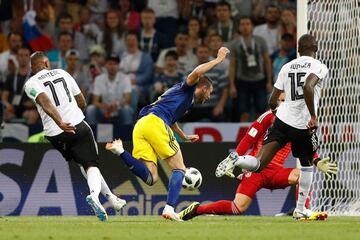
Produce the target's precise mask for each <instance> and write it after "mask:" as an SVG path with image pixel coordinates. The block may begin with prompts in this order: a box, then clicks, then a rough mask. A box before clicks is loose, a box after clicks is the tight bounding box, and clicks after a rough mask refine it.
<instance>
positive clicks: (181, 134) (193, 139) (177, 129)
mask: <svg viewBox="0 0 360 240" xmlns="http://www.w3.org/2000/svg"><path fill="white" fill-rule="evenodd" d="M171 129H172V130H173V131H174V132H175V133H176V134H177V135H179V137H180V138H181V139H182V140H183V141H186V142H188V141H190V142H196V141H197V140H199V135H197V134H195V135H186V134H185V133H184V132H183V130H181V128H180V127H179V125H178V124H177V123H174V124H173V125H171Z"/></svg>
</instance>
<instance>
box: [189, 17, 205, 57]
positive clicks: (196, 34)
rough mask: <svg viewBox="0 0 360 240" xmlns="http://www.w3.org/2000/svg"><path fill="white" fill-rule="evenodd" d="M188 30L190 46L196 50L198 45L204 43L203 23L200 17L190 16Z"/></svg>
mask: <svg viewBox="0 0 360 240" xmlns="http://www.w3.org/2000/svg"><path fill="white" fill-rule="evenodd" d="M187 30H188V34H189V48H190V49H192V50H193V51H194V52H195V51H196V48H197V46H199V45H201V44H202V37H201V35H202V34H201V25H200V21H199V19H197V18H190V19H189V22H188V26H187Z"/></svg>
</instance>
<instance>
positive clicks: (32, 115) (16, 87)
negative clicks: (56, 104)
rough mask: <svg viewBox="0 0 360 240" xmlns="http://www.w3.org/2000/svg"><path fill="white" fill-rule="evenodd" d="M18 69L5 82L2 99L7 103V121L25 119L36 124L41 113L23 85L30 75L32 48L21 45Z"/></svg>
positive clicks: (18, 52) (28, 122) (18, 54)
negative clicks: (25, 91)
mask: <svg viewBox="0 0 360 240" xmlns="http://www.w3.org/2000/svg"><path fill="white" fill-rule="evenodd" d="M16 58H17V61H18V63H19V67H18V69H17V70H16V71H15V73H10V74H9V75H8V76H7V78H6V82H5V88H4V92H3V94H2V96H1V100H2V102H3V104H4V105H5V108H6V110H5V121H7V122H9V121H13V120H15V119H21V118H23V119H25V121H26V123H27V124H34V123H36V122H37V120H38V119H39V115H38V113H37V111H36V109H35V106H34V104H33V103H32V101H31V100H30V99H29V98H28V97H27V96H26V94H25V93H24V90H23V87H24V84H25V82H26V81H27V79H28V78H29V77H30V74H31V69H30V49H28V48H26V47H20V48H19V49H18V51H17V56H16Z"/></svg>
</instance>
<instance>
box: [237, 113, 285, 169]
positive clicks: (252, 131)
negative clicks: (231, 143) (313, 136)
mask: <svg viewBox="0 0 360 240" xmlns="http://www.w3.org/2000/svg"><path fill="white" fill-rule="evenodd" d="M274 119H275V115H274V114H273V113H272V112H271V111H267V112H265V113H264V114H262V115H261V116H260V117H259V118H258V119H257V120H256V121H254V122H253V123H252V124H251V126H250V127H249V128H248V131H247V132H246V134H245V136H244V138H243V139H242V140H241V141H240V143H239V144H238V146H237V148H236V152H237V153H238V154H239V155H240V156H241V155H245V154H246V152H248V151H249V150H250V149H251V151H250V153H248V154H249V155H252V156H257V155H258V153H259V151H260V148H261V145H262V142H263V140H264V137H265V135H266V132H267V130H268V129H269V127H270V126H271V125H272V123H273V121H274ZM290 151H291V144H290V143H288V144H286V145H285V146H284V147H283V148H282V149H280V150H279V151H278V152H277V153H276V155H275V156H274V158H273V159H272V160H271V162H270V163H269V165H270V164H275V165H280V166H283V165H284V162H285V160H286V159H287V157H288V156H289V154H290Z"/></svg>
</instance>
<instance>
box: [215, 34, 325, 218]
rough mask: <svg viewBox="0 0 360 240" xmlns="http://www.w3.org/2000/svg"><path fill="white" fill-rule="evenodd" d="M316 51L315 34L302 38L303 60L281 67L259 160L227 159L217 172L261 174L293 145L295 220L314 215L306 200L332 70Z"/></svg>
mask: <svg viewBox="0 0 360 240" xmlns="http://www.w3.org/2000/svg"><path fill="white" fill-rule="evenodd" d="M317 49H318V46H317V42H316V40H315V38H314V37H313V36H312V35H310V34H304V35H302V36H301V37H300V39H299V42H298V52H299V54H300V57H298V58H297V59H295V60H293V61H291V62H289V63H287V64H285V65H284V66H283V67H282V68H281V70H280V73H279V75H278V79H277V81H276V83H275V85H274V89H273V92H272V94H271V97H270V100H269V107H270V109H271V110H272V111H273V112H276V118H275V121H274V123H273V126H272V127H271V128H270V129H269V131H268V134H267V135H266V136H265V138H264V142H263V146H262V148H261V150H260V152H259V155H258V156H257V158H255V157H254V156H250V155H247V156H241V157H238V158H234V159H230V158H227V159H225V160H224V161H222V162H221V163H220V164H219V166H218V168H217V170H216V175H217V176H219V177H220V176H222V175H224V174H225V173H227V172H228V171H229V170H230V169H232V168H233V167H234V166H240V167H241V168H245V169H249V170H251V171H257V172H259V171H261V170H262V169H263V168H265V167H266V166H267V165H268V163H269V162H270V161H271V159H273V157H274V155H275V154H276V153H277V152H278V151H279V150H280V149H281V148H283V147H284V146H285V145H286V144H287V143H288V142H291V144H292V145H291V149H292V153H293V155H294V157H297V158H299V160H300V163H301V170H300V178H299V194H298V201H297V203H296V208H295V210H294V214H293V216H294V218H296V219H301V218H305V219H306V218H309V217H310V216H311V215H312V212H311V211H310V210H309V209H306V208H305V201H306V198H307V195H308V193H309V191H310V187H311V183H312V179H313V167H312V164H313V156H314V153H315V151H316V149H317V148H318V139H317V136H316V132H315V131H316V129H317V127H318V123H317V114H316V112H317V107H318V103H319V98H320V91H321V88H322V85H323V80H324V78H325V77H326V75H327V74H328V71H329V70H328V68H327V67H326V66H325V65H324V64H323V63H321V62H320V61H319V60H317V59H315V55H316V52H317ZM283 92H284V93H285V96H286V98H285V102H284V103H282V104H281V105H280V106H278V98H279V96H280V94H281V93H283ZM314 164H315V165H316V164H317V162H315V163H314Z"/></svg>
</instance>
